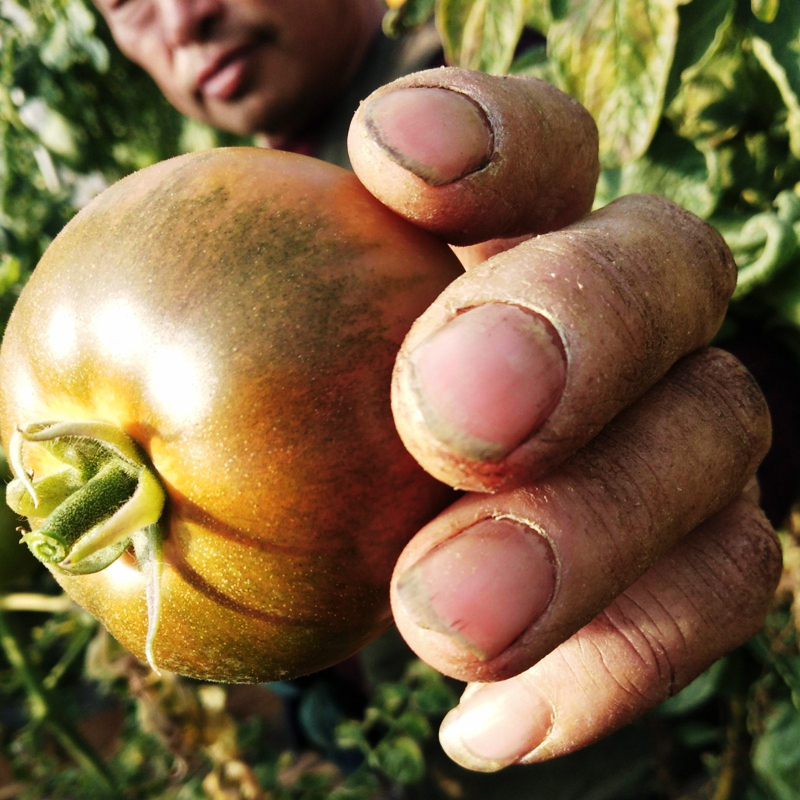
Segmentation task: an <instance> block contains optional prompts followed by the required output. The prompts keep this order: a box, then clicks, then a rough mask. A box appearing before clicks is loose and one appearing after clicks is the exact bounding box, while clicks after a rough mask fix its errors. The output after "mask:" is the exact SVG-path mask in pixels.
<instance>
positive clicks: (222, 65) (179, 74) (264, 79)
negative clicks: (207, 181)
mask: <svg viewBox="0 0 800 800" xmlns="http://www.w3.org/2000/svg"><path fill="white" fill-rule="evenodd" d="M95 2H96V4H97V6H98V8H99V9H100V11H101V12H102V14H103V16H104V17H105V18H106V20H107V21H108V24H109V27H110V29H111V33H112V34H113V36H114V39H115V41H116V42H117V44H118V45H119V47H120V49H121V50H122V52H123V53H125V55H127V56H128V58H130V59H131V60H133V61H135V62H136V63H137V64H139V65H140V66H141V67H143V68H144V69H145V70H147V72H149V73H150V75H152V77H153V78H154V79H155V81H156V83H157V84H158V85H159V87H160V89H161V91H162V92H164V94H165V95H166V97H167V99H168V100H169V101H170V102H171V103H172V104H173V105H174V106H175V107H176V108H177V109H178V110H179V111H182V112H183V113H184V114H187V115H189V116H191V117H195V118H196V119H199V120H202V121H203V122H207V123H209V124H211V125H214V126H216V127H218V128H222V129H224V130H229V131H232V132H234V133H239V134H250V133H255V132H261V133H266V134H267V135H268V136H272V137H275V138H280V137H282V136H286V135H290V134H291V133H293V132H295V131H297V130H299V129H300V128H302V127H303V126H304V125H305V124H307V123H308V122H309V121H311V120H312V119H313V118H314V117H315V116H316V115H318V114H320V113H321V112H322V111H324V110H325V107H326V106H327V105H328V104H329V103H330V102H331V101H332V100H333V99H335V97H336V95H337V94H338V93H339V92H340V91H341V90H342V89H343V88H345V87H346V86H347V84H348V82H349V81H350V79H351V78H352V76H353V73H354V72H355V70H356V68H357V67H358V65H359V63H360V62H361V59H362V58H363V56H364V53H365V51H366V49H367V47H368V46H369V43H370V41H371V40H372V37H373V36H374V35H375V33H376V32H377V30H378V26H379V23H380V18H381V13H382V9H383V6H382V3H381V0H95Z"/></svg>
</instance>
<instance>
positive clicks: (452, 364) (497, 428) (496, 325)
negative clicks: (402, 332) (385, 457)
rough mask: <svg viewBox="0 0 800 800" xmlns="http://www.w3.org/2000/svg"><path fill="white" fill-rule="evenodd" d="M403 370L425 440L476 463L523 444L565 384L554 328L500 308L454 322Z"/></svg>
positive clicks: (525, 313) (480, 309)
mask: <svg viewBox="0 0 800 800" xmlns="http://www.w3.org/2000/svg"><path fill="white" fill-rule="evenodd" d="M407 369H408V370H409V372H408V374H407V381H408V382H407V386H408V388H409V389H410V390H411V392H412V394H413V395H414V396H415V399H416V402H417V406H418V408H419V410H420V412H421V414H422V418H423V420H424V422H425V425H426V427H427V428H428V432H429V433H430V434H431V435H432V436H433V437H434V438H436V439H438V440H439V442H441V443H442V444H444V445H445V446H447V447H448V448H449V449H450V450H452V451H453V452H455V453H457V454H459V455H462V456H465V457H466V458H469V459H473V460H476V461H499V460H500V459H502V458H504V457H505V456H507V455H508V454H509V453H510V452H511V451H512V450H514V449H515V448H516V447H517V446H518V445H519V444H520V443H521V442H523V441H524V440H525V439H527V438H528V437H529V436H530V435H531V434H532V433H533V432H534V431H535V430H536V429H537V428H538V427H540V426H541V425H542V423H544V421H545V420H546V419H547V417H548V416H549V415H550V413H551V412H552V411H553V409H554V408H555V406H556V405H557V403H558V401H559V400H560V398H561V394H562V393H563V391H564V384H565V381H566V361H565V358H564V353H563V350H562V348H561V343H560V340H559V338H558V334H557V333H556V332H555V329H554V328H553V326H552V325H550V323H549V322H547V321H546V320H545V319H544V318H543V317H541V316H539V315H538V314H536V313H534V312H531V311H526V310H523V309H521V308H518V307H517V306H512V305H507V304H503V303H491V304H487V305H483V306H478V307H476V308H473V309H470V310H469V311H466V312H464V313H463V314H460V315H459V316H457V317H455V318H454V319H453V320H451V321H450V322H449V323H447V325H445V326H444V327H443V328H441V329H440V330H439V331H437V332H436V333H434V334H433V335H432V336H430V337H429V338H428V339H426V340H425V341H423V342H422V343H421V344H420V345H419V346H418V347H417V348H416V349H415V350H414V352H413V353H412V354H411V356H410V358H409V363H408V366H407Z"/></svg>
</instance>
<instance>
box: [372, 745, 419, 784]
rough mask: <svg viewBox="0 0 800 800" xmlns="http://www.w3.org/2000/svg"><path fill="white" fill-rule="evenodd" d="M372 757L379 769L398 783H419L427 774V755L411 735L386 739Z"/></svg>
mask: <svg viewBox="0 0 800 800" xmlns="http://www.w3.org/2000/svg"><path fill="white" fill-rule="evenodd" d="M371 758H372V760H373V761H374V763H375V765H376V766H377V767H378V769H380V770H381V771H382V772H384V773H385V774H386V775H387V776H388V777H389V778H391V779H392V780H395V781H397V782H398V783H417V782H419V781H420V780H422V778H423V776H424V775H425V757H424V756H423V754H422V750H421V749H420V746H419V745H418V744H417V743H416V742H415V741H414V740H413V739H412V738H411V737H410V736H394V737H391V738H388V739H384V740H383V741H382V742H381V743H380V744H379V745H378V746H377V747H376V748H375V750H374V751H373V753H372V756H371Z"/></svg>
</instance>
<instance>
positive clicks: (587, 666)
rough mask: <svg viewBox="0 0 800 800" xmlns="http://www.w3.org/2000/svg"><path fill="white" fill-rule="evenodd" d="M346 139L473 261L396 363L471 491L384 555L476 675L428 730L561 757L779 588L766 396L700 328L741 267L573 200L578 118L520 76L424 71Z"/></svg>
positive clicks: (459, 754) (414, 214) (430, 640)
mask: <svg viewBox="0 0 800 800" xmlns="http://www.w3.org/2000/svg"><path fill="white" fill-rule="evenodd" d="M349 147H350V154H351V159H352V162H353V166H354V168H355V170H356V173H357V174H358V176H359V178H360V179H361V180H362V182H363V183H364V184H365V185H366V186H367V188H369V189H370V191H372V192H373V193H374V194H375V195H376V196H377V197H378V198H380V199H381V200H382V201H383V202H384V203H386V204H387V205H389V206H390V207H392V208H393V209H395V210H396V211H397V212H398V213H400V214H402V215H403V216H405V217H407V218H408V219H410V220H412V221H413V222H415V223H416V224H418V225H419V226H421V227H424V228H426V229H428V230H430V231H433V232H435V233H436V234H437V235H439V236H441V237H442V238H444V239H445V240H446V241H448V242H450V243H451V244H453V245H456V246H457V248H456V249H457V252H458V253H459V255H460V256H461V258H462V262H463V263H464V265H465V267H466V268H467V271H466V272H465V274H464V275H463V276H462V277H461V278H459V279H458V280H457V281H455V282H454V283H453V284H452V285H451V286H450V287H449V288H448V289H447V290H446V291H445V292H444V293H443V294H442V295H441V296H440V297H439V298H438V300H437V301H436V302H435V303H434V304H433V305H432V306H431V307H430V309H429V310H428V311H427V312H426V313H425V314H424V315H423V316H422V317H421V318H420V319H419V320H418V321H417V323H416V324H415V326H414V327H413V328H412V330H411V332H410V334H409V336H408V338H407V340H406V342H405V344H404V346H403V348H402V350H401V352H400V354H399V357H398V361H397V367H396V370H395V378H394V385H393V407H394V411H395V419H396V422H397V426H398V430H399V431H400V433H401V436H402V438H403V440H404V442H405V443H406V446H407V447H408V448H409V450H410V451H411V453H412V454H413V455H414V456H415V457H416V458H417V460H418V461H419V462H420V463H421V464H422V466H423V467H425V468H426V469H427V470H428V471H429V472H431V473H432V474H433V475H435V476H436V477H438V478H439V479H441V480H443V481H446V482H447V483H449V484H450V485H452V486H454V487H456V488H459V489H463V490H466V492H467V493H466V494H465V495H464V496H462V497H461V498H460V499H459V500H458V501H457V502H455V504H454V505H452V506H451V507H450V508H449V509H447V510H446V511H445V512H444V513H442V514H441V515H440V516H439V517H437V518H436V519H435V520H433V521H432V522H431V523H430V524H429V525H427V526H426V527H425V528H424V529H423V530H422V531H421V532H420V533H419V534H418V535H417V536H416V537H415V538H414V539H413V541H412V542H411V543H410V544H409V545H408V546H407V548H406V550H405V551H404V553H403V554H402V556H401V557H400V559H399V562H398V564H397V568H396V570H395V574H394V578H393V582H392V603H393V609H394V614H395V619H396V621H397V625H398V627H399V629H400V631H401V633H402V634H403V636H404V637H405V638H406V640H407V641H408V642H409V644H410V645H411V647H412V648H413V649H414V650H415V651H416V652H417V653H418V654H419V655H420V656H421V657H422V658H423V659H425V660H426V661H428V662H429V663H430V664H432V665H433V666H435V667H436V668H437V669H439V670H441V671H442V672H444V673H445V674H447V675H451V676H454V677H456V678H459V679H462V680H466V681H469V682H470V685H469V686H468V687H467V689H466V691H465V693H464V696H463V697H462V699H461V703H460V705H459V706H458V707H457V708H456V709H455V710H453V711H452V712H451V713H450V714H449V715H448V717H447V718H446V719H445V722H444V724H443V726H442V730H441V740H442V744H443V746H444V748H445V750H446V751H447V752H448V754H449V755H450V756H451V757H452V758H453V759H455V760H456V761H457V762H459V763H460V764H462V765H463V766H466V767H469V768H471V769H475V770H485V771H491V770H496V769H500V768H502V767H504V766H507V765H509V764H512V763H530V762H535V761H542V760H545V759H548V758H552V757H554V756H558V755H563V754H565V753H568V752H571V751H573V750H576V749H578V748H580V747H583V746H585V745H587V744H589V743H590V742H592V741H595V740H597V739H598V738H600V737H602V736H605V735H606V734H608V733H610V732H612V731H613V730H615V729H617V728H619V727H620V726H622V725H624V724H626V723H628V722H630V721H632V720H633V719H635V718H636V717H637V716H639V715H640V714H642V713H643V712H645V711H646V710H648V709H650V708H652V707H653V706H655V705H656V704H658V703H660V702H661V701H663V700H665V699H666V698H668V697H669V696H670V695H672V694H674V693H675V692H677V691H678V690H679V689H681V688H682V687H684V686H685V685H686V684H687V683H689V682H690V681H691V680H692V679H693V678H694V677H695V676H697V675H698V674H699V673H700V672H701V671H702V670H704V669H705V668H706V667H708V666H709V665H710V664H711V663H712V662H713V661H715V660H716V659H718V658H719V657H720V656H722V655H723V654H724V653H726V652H727V651H729V650H731V649H733V648H734V647H736V646H737V645H739V644H741V643H742V642H744V641H745V640H746V639H748V638H749V637H750V636H751V635H752V634H753V633H754V632H755V631H756V630H757V629H758V628H759V627H760V625H761V624H762V621H763V618H764V614H765V611H766V608H767V605H768V603H769V600H770V597H771V596H772V593H773V591H774V589H775V586H776V583H777V579H778V574H779V570H780V552H779V548H778V545H777V543H776V538H775V535H774V532H773V531H772V530H771V528H770V526H769V523H768V522H767V520H766V519H765V517H764V516H763V514H762V513H761V512H760V511H759V510H758V508H757V506H756V505H755V503H754V502H753V500H752V494H753V492H752V489H751V488H748V483H750V484H751V486H752V478H753V475H754V473H755V470H756V467H757V466H758V464H759V462H760V461H761V459H762V458H763V456H764V454H765V453H766V450H767V448H768V446H769V439H770V423H769V415H768V412H767V408H766V405H765V402H764V399H763V397H762V395H761V392H760V391H759V389H758V387H757V385H756V384H755V382H754V380H753V378H752V377H751V376H750V375H749V373H748V372H747V371H746V370H745V369H744V368H743V367H742V366H741V364H739V363H738V362H737V361H736V360H735V359H734V358H733V357H732V356H730V355H728V354H727V353H724V352H722V351H720V350H717V349H713V348H709V347H708V343H709V342H710V340H711V339H712V337H713V336H714V334H715V333H716V331H717V329H718V328H719V325H720V323H721V321H722V318H723V315H724V313H725V307H726V304H727V301H728V298H729V297H730V295H731V292H732V291H733V287H734V283H735V267H734V264H733V261H732V259H731V257H730V254H729V252H728V250H727V248H726V247H725V245H724V242H723V241H722V239H721V237H720V236H719V235H718V234H717V233H716V232H715V231H714V230H713V229H711V228H710V227H709V226H707V225H706V224H705V223H704V222H702V221H701V220H699V219H698V218H696V217H694V216H692V215H691V214H689V213H688V212H685V211H683V210H682V209H680V208H679V207H677V206H676V205H674V204H672V203H670V202H669V201H667V200H664V199H662V198H658V197H654V196H630V197H626V198H623V199H621V200H618V201H616V202H615V203H612V204H611V205H609V206H608V207H606V208H605V209H603V210H601V211H599V212H595V213H593V214H590V215H589V216H584V215H585V214H587V212H588V211H589V209H590V207H591V202H592V196H593V192H594V185H595V181H596V177H597V139H596V132H595V129H594V125H593V123H592V121H591V120H590V119H589V117H588V115H587V114H586V112H584V111H583V110H582V109H581V108H580V106H578V105H577V104H576V103H575V102H574V101H571V100H569V99H568V98H566V97H565V96H564V95H560V93H557V92H556V91H555V90H554V89H552V87H549V86H548V85H547V84H544V83H541V82H538V81H534V80H532V79H521V78H496V77H488V76H485V75H480V74H478V73H470V72H464V71H460V70H451V69H444V70H432V71H430V72H425V73H417V74H415V75H412V76H409V77H407V78H404V79H402V80H400V81H397V82H395V83H393V84H390V85H389V86H387V87H383V88H382V89H380V90H379V91H378V92H376V93H375V94H374V95H372V96H371V97H370V98H368V100H367V101H366V102H365V103H364V104H362V106H361V109H360V110H359V112H358V113H357V115H356V117H355V119H354V121H353V125H352V127H351V131H350V138H349ZM581 218H582V219H581ZM546 231H554V232H553V233H548V234H547V235H543V236H536V237H532V234H541V233H544V232H546ZM487 259H488V260H487Z"/></svg>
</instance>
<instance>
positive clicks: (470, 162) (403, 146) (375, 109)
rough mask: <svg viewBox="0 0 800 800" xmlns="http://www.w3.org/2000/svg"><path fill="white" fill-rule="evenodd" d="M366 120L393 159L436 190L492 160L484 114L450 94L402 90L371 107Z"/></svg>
mask: <svg viewBox="0 0 800 800" xmlns="http://www.w3.org/2000/svg"><path fill="white" fill-rule="evenodd" d="M364 119H365V122H366V125H367V130H368V131H369V133H370V135H371V136H372V138H373V141H374V142H375V143H376V144H377V145H378V146H379V147H381V148H382V149H383V150H384V151H385V152H386V154H387V155H388V156H389V158H391V159H392V160H393V161H395V162H396V163H397V164H399V165H400V166H401V167H403V168H405V169H407V170H410V171H411V172H413V173H414V174H415V175H417V176H418V177H420V178H422V180H424V181H425V183H427V184H429V185H431V186H444V185H445V184H448V183H453V182H454V181H457V180H459V179H460V178H463V177H465V176H466V175H469V174H470V173H472V172H475V171H476V170H478V169H480V168H481V167H484V166H485V165H486V164H487V163H488V162H489V160H490V158H491V156H492V150H493V137H492V132H491V128H490V126H489V121H488V120H487V119H486V115H485V114H484V112H483V110H482V109H481V108H480V106H478V104H477V103H474V102H473V101H472V100H470V99H469V98H468V97H466V96H465V95H463V94H459V93H458V92H453V91H450V90H449V89H437V88H428V87H422V86H420V87H415V88H411V89H397V90H396V91H394V92H389V93H388V94H384V95H381V97H378V98H376V99H375V100H372V101H370V103H369V104H368V105H367V107H366V108H365V110H364Z"/></svg>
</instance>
